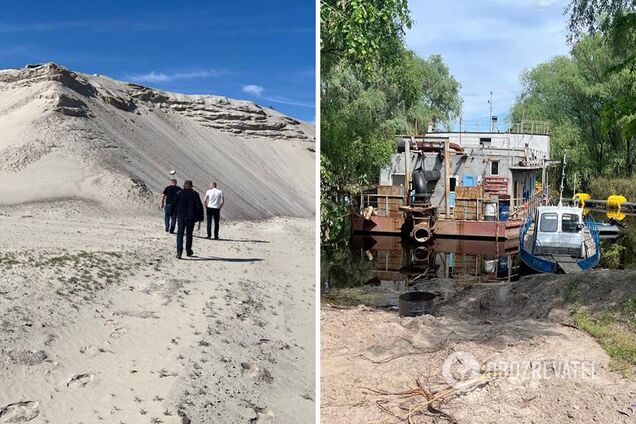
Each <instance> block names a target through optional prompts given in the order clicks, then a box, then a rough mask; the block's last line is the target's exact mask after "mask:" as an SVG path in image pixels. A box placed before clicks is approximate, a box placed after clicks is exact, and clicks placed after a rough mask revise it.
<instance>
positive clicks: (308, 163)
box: [0, 63, 315, 219]
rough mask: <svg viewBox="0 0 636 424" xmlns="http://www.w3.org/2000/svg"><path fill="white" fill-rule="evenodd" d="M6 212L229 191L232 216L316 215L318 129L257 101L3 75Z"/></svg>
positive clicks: (72, 78)
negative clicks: (180, 189) (215, 185)
mask: <svg viewBox="0 0 636 424" xmlns="http://www.w3.org/2000/svg"><path fill="white" fill-rule="evenodd" d="M0 134H1V136H0V178H1V179H2V181H3V184H2V187H1V188H0V205H14V204H22V203H30V202H50V201H54V200H64V199H83V200H88V201H96V202H98V203H100V204H101V205H102V206H103V207H105V208H107V209H109V210H113V211H116V210H117V209H120V208H122V207H125V208H130V206H131V205H132V206H135V207H139V208H144V207H145V208H147V207H152V206H155V207H156V204H157V201H158V196H159V195H158V193H160V192H161V191H162V190H163V187H164V186H165V185H166V184H167V179H168V172H167V171H168V170H170V169H175V170H177V177H178V178H179V180H180V182H182V181H183V179H192V180H194V184H195V188H196V189H198V190H199V191H205V189H206V188H207V185H208V183H209V181H211V180H216V181H218V182H219V186H220V188H222V189H223V190H224V192H225V195H226V200H227V206H226V208H225V217H226V218H235V219H242V218H264V217H270V216H276V215H287V216H312V215H313V214H314V200H313V199H314V191H315V184H314V163H315V148H314V146H315V143H314V128H313V127H311V126H310V125H307V124H304V123H302V122H299V121H297V120H294V119H292V118H289V117H287V116H284V115H282V114H280V113H278V112H276V111H274V110H271V109H267V108H262V107H260V106H258V105H256V104H254V103H251V102H247V101H237V100H231V99H227V98H224V97H216V96H190V95H179V94H173V93H166V92H162V91H158V90H154V89H150V88H147V87H143V86H140V85H137V84H128V83H125V82H121V81H115V80H112V79H110V78H107V77H104V76H91V75H86V74H81V73H76V72H72V71H70V70H68V69H66V68H63V67H61V66H59V65H56V64H53V63H49V64H46V65H41V66H35V67H31V68H26V69H6V70H0Z"/></svg>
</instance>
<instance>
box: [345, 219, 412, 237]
mask: <svg viewBox="0 0 636 424" xmlns="http://www.w3.org/2000/svg"><path fill="white" fill-rule="evenodd" d="M402 224H404V218H401V217H394V216H372V217H371V219H364V218H363V217H361V216H352V217H351V226H352V229H353V232H354V233H373V234H400V233H401V232H402Z"/></svg>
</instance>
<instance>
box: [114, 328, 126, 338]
mask: <svg viewBox="0 0 636 424" xmlns="http://www.w3.org/2000/svg"><path fill="white" fill-rule="evenodd" d="M127 332H128V330H127V329H126V328H124V327H117V328H115V329H114V330H113V331H112V332H111V333H110V337H112V338H113V339H118V338H120V337H121V336H123V335H124V334H126V333H127Z"/></svg>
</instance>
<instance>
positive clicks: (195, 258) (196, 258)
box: [187, 255, 263, 262]
mask: <svg viewBox="0 0 636 424" xmlns="http://www.w3.org/2000/svg"><path fill="white" fill-rule="evenodd" d="M187 260H189V261H222V262H260V261H262V260H263V258H219V257H218V256H197V255H193V256H190V257H189V258H187Z"/></svg>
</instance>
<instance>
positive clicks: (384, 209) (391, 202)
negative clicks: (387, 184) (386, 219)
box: [360, 192, 404, 216]
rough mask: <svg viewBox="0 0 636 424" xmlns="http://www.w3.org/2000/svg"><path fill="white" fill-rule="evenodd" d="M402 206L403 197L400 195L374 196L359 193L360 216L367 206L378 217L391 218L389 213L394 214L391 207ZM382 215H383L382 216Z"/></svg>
mask: <svg viewBox="0 0 636 424" xmlns="http://www.w3.org/2000/svg"><path fill="white" fill-rule="evenodd" d="M402 204H404V196H403V195H401V194H376V193H365V192H362V193H360V214H361V215H362V214H363V213H364V210H365V209H367V208H368V207H369V206H371V207H373V209H374V210H375V211H376V212H377V213H378V215H380V216H391V212H396V210H395V209H396V208H394V207H393V206H396V205H398V206H399V205H402ZM382 214H383V215H382Z"/></svg>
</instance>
